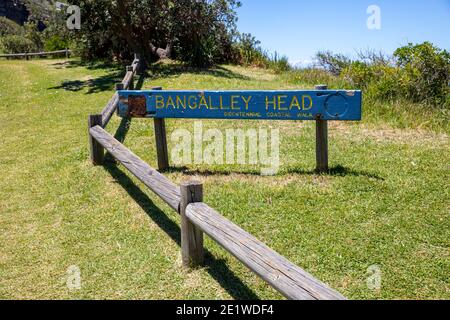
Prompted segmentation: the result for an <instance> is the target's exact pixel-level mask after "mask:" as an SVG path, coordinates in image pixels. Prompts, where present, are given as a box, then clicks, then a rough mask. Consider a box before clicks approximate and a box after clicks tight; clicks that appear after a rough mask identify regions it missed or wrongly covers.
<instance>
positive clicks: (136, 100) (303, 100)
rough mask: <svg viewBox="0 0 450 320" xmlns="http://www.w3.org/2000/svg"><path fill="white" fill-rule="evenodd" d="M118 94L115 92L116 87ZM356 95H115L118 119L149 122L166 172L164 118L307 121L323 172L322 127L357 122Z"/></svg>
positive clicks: (321, 90) (323, 91) (319, 90)
mask: <svg viewBox="0 0 450 320" xmlns="http://www.w3.org/2000/svg"><path fill="white" fill-rule="evenodd" d="M118 89H119V88H118ZM361 109H362V92H361V91H359V90H327V86H326V85H320V86H316V90H289V91H163V90H161V88H154V89H153V90H148V91H139V90H119V106H118V114H119V116H122V117H138V118H153V119H154V121H155V135H156V145H157V151H158V165H159V168H160V169H161V170H164V169H167V168H168V167H169V161H168V152H167V141H166V140H167V138H166V130H165V123H164V119H166V118H186V119H238V120H246V119H247V120H248V119H252V120H313V121H316V162H317V167H316V170H317V171H318V172H326V171H328V122H327V121H358V120H361Z"/></svg>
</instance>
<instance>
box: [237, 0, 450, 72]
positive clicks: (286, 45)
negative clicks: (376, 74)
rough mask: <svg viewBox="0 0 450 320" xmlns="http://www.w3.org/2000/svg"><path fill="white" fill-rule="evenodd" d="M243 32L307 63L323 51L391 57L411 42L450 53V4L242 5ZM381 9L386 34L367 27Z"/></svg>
mask: <svg viewBox="0 0 450 320" xmlns="http://www.w3.org/2000/svg"><path fill="white" fill-rule="evenodd" d="M241 1H242V4H243V5H242V7H241V8H239V9H238V16H239V21H238V29H239V31H241V32H246V33H252V34H253V35H254V36H255V37H256V38H257V39H258V40H260V41H261V42H262V46H263V48H265V49H267V50H269V51H271V52H274V51H275V50H276V51H277V52H278V53H280V54H284V55H287V56H288V57H289V60H290V61H291V63H297V62H302V64H305V63H307V62H308V61H310V60H311V58H312V57H313V56H314V53H315V52H317V51H318V50H331V51H333V52H339V53H345V54H350V55H353V54H354V53H355V50H357V49H365V48H371V49H376V50H381V51H383V52H385V53H388V54H391V53H392V52H393V51H394V50H395V49H396V48H398V47H399V46H402V45H404V44H407V43H408V42H414V43H417V42H423V41H426V40H427V41H431V42H432V43H434V44H435V45H437V46H438V47H440V48H443V49H447V50H450V0H340V1H339V0H321V1H314V0H278V1H277V0H241ZM370 5H377V6H378V7H379V8H380V10H381V29H380V30H369V29H368V28H367V19H368V18H369V14H367V8H368V7H369V6H370Z"/></svg>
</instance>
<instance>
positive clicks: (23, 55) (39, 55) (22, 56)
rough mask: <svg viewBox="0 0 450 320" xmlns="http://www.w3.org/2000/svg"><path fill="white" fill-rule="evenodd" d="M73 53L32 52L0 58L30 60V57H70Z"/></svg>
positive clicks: (67, 50) (66, 50)
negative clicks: (61, 55)
mask: <svg viewBox="0 0 450 320" xmlns="http://www.w3.org/2000/svg"><path fill="white" fill-rule="evenodd" d="M71 53H72V51H71V50H69V49H65V50H57V51H48V52H34V53H33V52H30V53H9V54H0V58H26V59H28V58H30V57H42V56H49V55H55V54H65V55H66V57H68V56H69V55H70V54H71Z"/></svg>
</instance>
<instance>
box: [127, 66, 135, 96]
mask: <svg viewBox="0 0 450 320" xmlns="http://www.w3.org/2000/svg"><path fill="white" fill-rule="evenodd" d="M128 72H133V66H127V73H128ZM128 90H134V74H133V75H132V76H131V79H130V84H129V86H128Z"/></svg>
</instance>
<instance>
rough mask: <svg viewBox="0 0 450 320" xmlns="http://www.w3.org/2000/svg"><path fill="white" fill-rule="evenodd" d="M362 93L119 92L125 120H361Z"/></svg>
mask: <svg viewBox="0 0 450 320" xmlns="http://www.w3.org/2000/svg"><path fill="white" fill-rule="evenodd" d="M361 100H362V93H361V91H354V90H352V91H348V90H311V91H158V90H149V91H133V90H122V91H119V108H118V113H119V115H120V116H122V117H148V118H162V119H164V118H190V119H255V120H258V119H259V120H315V119H322V120H361V105H362V102H361Z"/></svg>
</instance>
